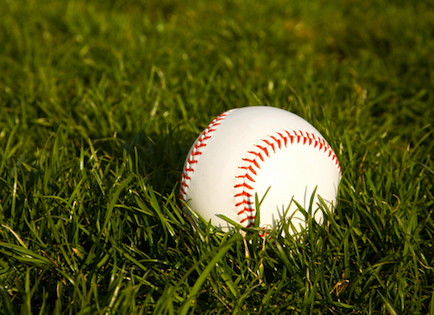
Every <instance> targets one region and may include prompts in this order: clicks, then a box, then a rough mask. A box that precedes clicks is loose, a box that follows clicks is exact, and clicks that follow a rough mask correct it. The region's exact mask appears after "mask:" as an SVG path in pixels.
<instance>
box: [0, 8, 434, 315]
mask: <svg viewBox="0 0 434 315" xmlns="http://www.w3.org/2000/svg"><path fill="white" fill-rule="evenodd" d="M0 16H1V18H0V43H1V44H0V46H1V49H0V73H1V75H0V313H1V314H30V313H32V314H110V313H111V314H129V315H130V314H434V269H433V268H434V220H433V211H434V184H433V182H434V162H433V153H434V140H433V139H434V126H433V122H434V105H433V104H434V55H433V51H434V6H433V5H432V4H431V2H430V1H417V2H416V1H414V2H413V1H410V0H408V1H394V2H392V1H373V0H369V1H359V0H355V1H346V0H337V1H321V0H313V1H309V2H306V3H304V2H302V1H295V0H273V1H268V2H259V1H257V3H253V2H251V1H244V0H232V1H223V0H219V1H214V2H212V3H211V2H208V1H204V0H202V1H201V0H198V1H174V0H159V1H146V2H145V1H143V2H142V1H138V0H136V1H134V0H131V1H121V0H118V1H116V0H111V1H101V0H92V1H82V0H75V1H74V0H69V1H49V0H40V1H30V0H28V1H25V0H16V1H12V0H0ZM259 104H260V105H269V106H275V107H280V108H284V109H287V110H290V111H292V112H294V113H296V114H298V115H300V116H302V117H303V118H305V119H307V120H308V121H309V122H311V123H312V124H313V125H314V126H315V127H316V128H317V129H318V130H319V131H320V132H321V133H322V134H323V135H324V136H325V137H326V139H327V140H328V142H329V143H330V144H331V145H332V147H333V148H334V150H335V152H336V153H337V155H338V157H339V160H340V162H341V166H342V170H343V178H342V182H341V185H340V192H339V204H338V207H337V209H336V211H335V212H334V213H330V215H329V216H328V220H327V224H325V225H324V226H319V225H317V224H315V223H314V222H310V225H309V229H308V231H307V232H305V235H303V241H301V242H300V241H297V240H295V239H292V238H291V237H289V236H288V237H286V238H283V237H280V236H279V237H275V238H274V239H273V241H270V242H264V241H263V239H262V238H260V237H258V235H257V234H256V233H254V232H252V233H249V234H248V236H247V238H248V239H247V240H245V239H243V237H242V236H241V234H240V231H237V230H234V231H232V232H230V233H228V234H224V233H221V232H219V231H217V230H214V229H212V228H211V227H209V228H208V229H205V230H197V229H195V228H194V227H192V226H191V225H190V224H189V222H188V221H187V220H186V218H185V217H184V215H183V212H182V204H181V203H180V201H179V200H178V188H179V187H178V182H179V179H180V175H181V169H182V165H183V163H184V158H185V156H186V154H187V152H188V149H189V147H190V145H191V143H192V141H193V140H194V139H195V138H196V136H197V135H198V133H199V132H200V131H201V130H202V129H203V128H204V127H206V125H207V124H208V123H209V122H210V121H211V119H213V118H214V117H215V116H217V115H218V114H220V113H221V112H223V111H224V110H226V109H229V108H233V107H243V106H251V105H259Z"/></svg>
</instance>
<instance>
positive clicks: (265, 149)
mask: <svg viewBox="0 0 434 315" xmlns="http://www.w3.org/2000/svg"><path fill="white" fill-rule="evenodd" d="M257 147H258V148H259V149H261V150H262V151H264V152H265V155H266V156H267V157H270V155H269V154H268V150H267V148H266V147H261V146H260V145H257Z"/></svg>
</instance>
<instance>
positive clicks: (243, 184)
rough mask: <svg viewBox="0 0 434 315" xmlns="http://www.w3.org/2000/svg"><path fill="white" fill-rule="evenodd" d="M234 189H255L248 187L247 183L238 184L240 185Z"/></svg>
mask: <svg viewBox="0 0 434 315" xmlns="http://www.w3.org/2000/svg"><path fill="white" fill-rule="evenodd" d="M234 187H235V188H241V187H245V188H247V189H251V190H253V187H252V186H249V185H247V184H246V183H242V184H238V185H235V186H234Z"/></svg>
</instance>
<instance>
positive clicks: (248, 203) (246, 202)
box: [235, 200, 253, 210]
mask: <svg viewBox="0 0 434 315" xmlns="http://www.w3.org/2000/svg"><path fill="white" fill-rule="evenodd" d="M241 205H250V206H251V205H253V201H247V200H243V201H241V202H239V203H237V204H235V207H238V206H241ZM244 210H246V209H244Z"/></svg>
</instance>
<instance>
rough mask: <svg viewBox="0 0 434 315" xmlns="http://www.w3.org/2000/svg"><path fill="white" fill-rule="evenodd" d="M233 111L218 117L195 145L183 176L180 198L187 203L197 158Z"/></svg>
mask: <svg viewBox="0 0 434 315" xmlns="http://www.w3.org/2000/svg"><path fill="white" fill-rule="evenodd" d="M231 111H232V110H228V111H226V112H224V113H222V114H220V115H219V116H217V117H216V118H215V119H214V120H213V121H212V122H211V123H210V124H209V125H208V127H206V129H205V130H204V131H203V132H202V135H201V136H200V137H199V139H197V142H196V143H195V145H194V149H193V150H192V151H191V153H190V156H189V157H188V159H187V165H185V167H184V171H183V172H182V175H181V186H180V187H181V188H180V198H181V199H182V200H184V201H186V197H187V192H186V190H187V189H188V182H189V181H190V179H191V177H190V176H189V173H192V172H194V164H196V163H198V161H197V160H196V156H198V155H201V154H202V151H200V150H202V149H203V148H204V147H206V141H207V140H209V139H211V136H212V135H211V133H212V132H214V131H216V129H217V128H216V127H218V126H219V125H220V122H221V121H222V120H223V119H225V117H226V116H227V115H228V114H229V113H230V112H231Z"/></svg>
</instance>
